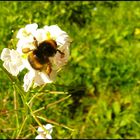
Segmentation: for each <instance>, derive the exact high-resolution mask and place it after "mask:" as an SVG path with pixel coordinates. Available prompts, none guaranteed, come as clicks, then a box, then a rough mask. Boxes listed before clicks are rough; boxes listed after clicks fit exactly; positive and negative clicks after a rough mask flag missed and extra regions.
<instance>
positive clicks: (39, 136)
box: [35, 135, 46, 139]
mask: <svg viewBox="0 0 140 140" xmlns="http://www.w3.org/2000/svg"><path fill="white" fill-rule="evenodd" d="M35 139H46V138H44V137H43V136H42V135H37V136H36V137H35Z"/></svg>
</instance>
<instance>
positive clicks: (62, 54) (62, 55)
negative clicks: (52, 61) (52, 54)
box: [56, 49, 65, 58]
mask: <svg viewBox="0 0 140 140" xmlns="http://www.w3.org/2000/svg"><path fill="white" fill-rule="evenodd" d="M56 51H58V52H59V53H60V54H61V58H63V57H64V55H65V54H64V53H63V52H61V51H60V50H58V49H57V50H56Z"/></svg>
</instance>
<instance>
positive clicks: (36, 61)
mask: <svg viewBox="0 0 140 140" xmlns="http://www.w3.org/2000/svg"><path fill="white" fill-rule="evenodd" d="M34 44H35V49H33V50H31V49H30V48H23V49H22V52H23V53H28V61H29V63H30V65H31V66H32V68H34V69H35V70H39V71H45V72H46V73H47V74H48V75H50V73H51V71H52V69H51V65H52V64H51V62H50V60H49V57H53V56H55V54H56V52H57V51H58V52H59V53H60V54H61V57H64V53H63V52H61V51H60V50H58V49H57V48H58V46H57V44H56V42H55V41H54V40H53V39H49V40H45V41H43V42H41V43H39V44H38V41H37V40H36V38H35V37H34Z"/></svg>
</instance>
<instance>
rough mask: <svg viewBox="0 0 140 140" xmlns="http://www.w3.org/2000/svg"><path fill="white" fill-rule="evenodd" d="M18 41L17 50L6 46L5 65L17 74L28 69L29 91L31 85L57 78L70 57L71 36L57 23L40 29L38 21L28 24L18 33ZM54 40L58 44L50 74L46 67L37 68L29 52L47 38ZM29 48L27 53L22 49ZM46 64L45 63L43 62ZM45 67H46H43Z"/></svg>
mask: <svg viewBox="0 0 140 140" xmlns="http://www.w3.org/2000/svg"><path fill="white" fill-rule="evenodd" d="M17 38H18V39H19V40H18V43H17V49H16V50H9V49H7V48H5V49H4V50H3V52H2V54H1V59H2V60H3V61H4V64H3V66H4V67H5V68H6V69H7V71H8V72H9V73H11V74H12V75H14V76H17V75H18V73H19V72H20V71H21V70H23V68H26V69H28V72H27V73H26V74H25V76H24V85H23V87H24V90H25V91H26V92H27V91H28V90H29V89H30V87H31V86H32V85H33V87H36V86H41V85H43V84H46V83H51V82H53V81H54V80H55V78H56V75H57V72H58V71H59V70H60V69H61V67H62V66H64V65H65V64H66V63H67V61H68V58H69V46H70V38H69V36H68V34H67V33H66V32H64V31H63V30H61V29H60V28H59V27H58V26H57V25H52V26H44V27H43V28H41V29H38V25H37V24H36V23H33V24H28V25H26V26H25V28H21V29H20V30H19V31H18V33H17ZM50 39H51V40H54V41H55V42H56V44H57V50H59V51H57V52H56V54H55V55H54V56H53V57H49V61H50V63H51V65H50V67H51V68H49V69H50V70H49V74H48V73H47V72H46V71H45V69H46V68H47V66H46V67H45V69H40V70H36V69H34V67H32V66H31V62H29V59H28V58H29V54H30V52H32V51H33V50H35V49H37V46H38V45H39V44H40V43H41V42H43V41H45V40H50ZM23 49H24V50H25V49H28V50H29V52H27V53H25V52H23V51H22V50H23ZM62 54H63V55H62ZM43 65H44V64H43ZM46 65H47V63H46ZM43 68H44V67H43Z"/></svg>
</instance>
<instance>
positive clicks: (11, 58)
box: [1, 48, 24, 76]
mask: <svg viewBox="0 0 140 140" xmlns="http://www.w3.org/2000/svg"><path fill="white" fill-rule="evenodd" d="M1 59H2V60H3V61H4V63H3V66H4V68H5V69H6V70H7V71H8V72H9V73H11V74H12V75H13V76H17V75H18V73H19V72H20V71H21V70H22V69H23V68H24V65H23V63H22V59H21V57H20V54H19V53H18V52H17V51H16V50H13V49H12V50H10V49H8V48H4V49H3V51H2V54H1Z"/></svg>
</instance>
